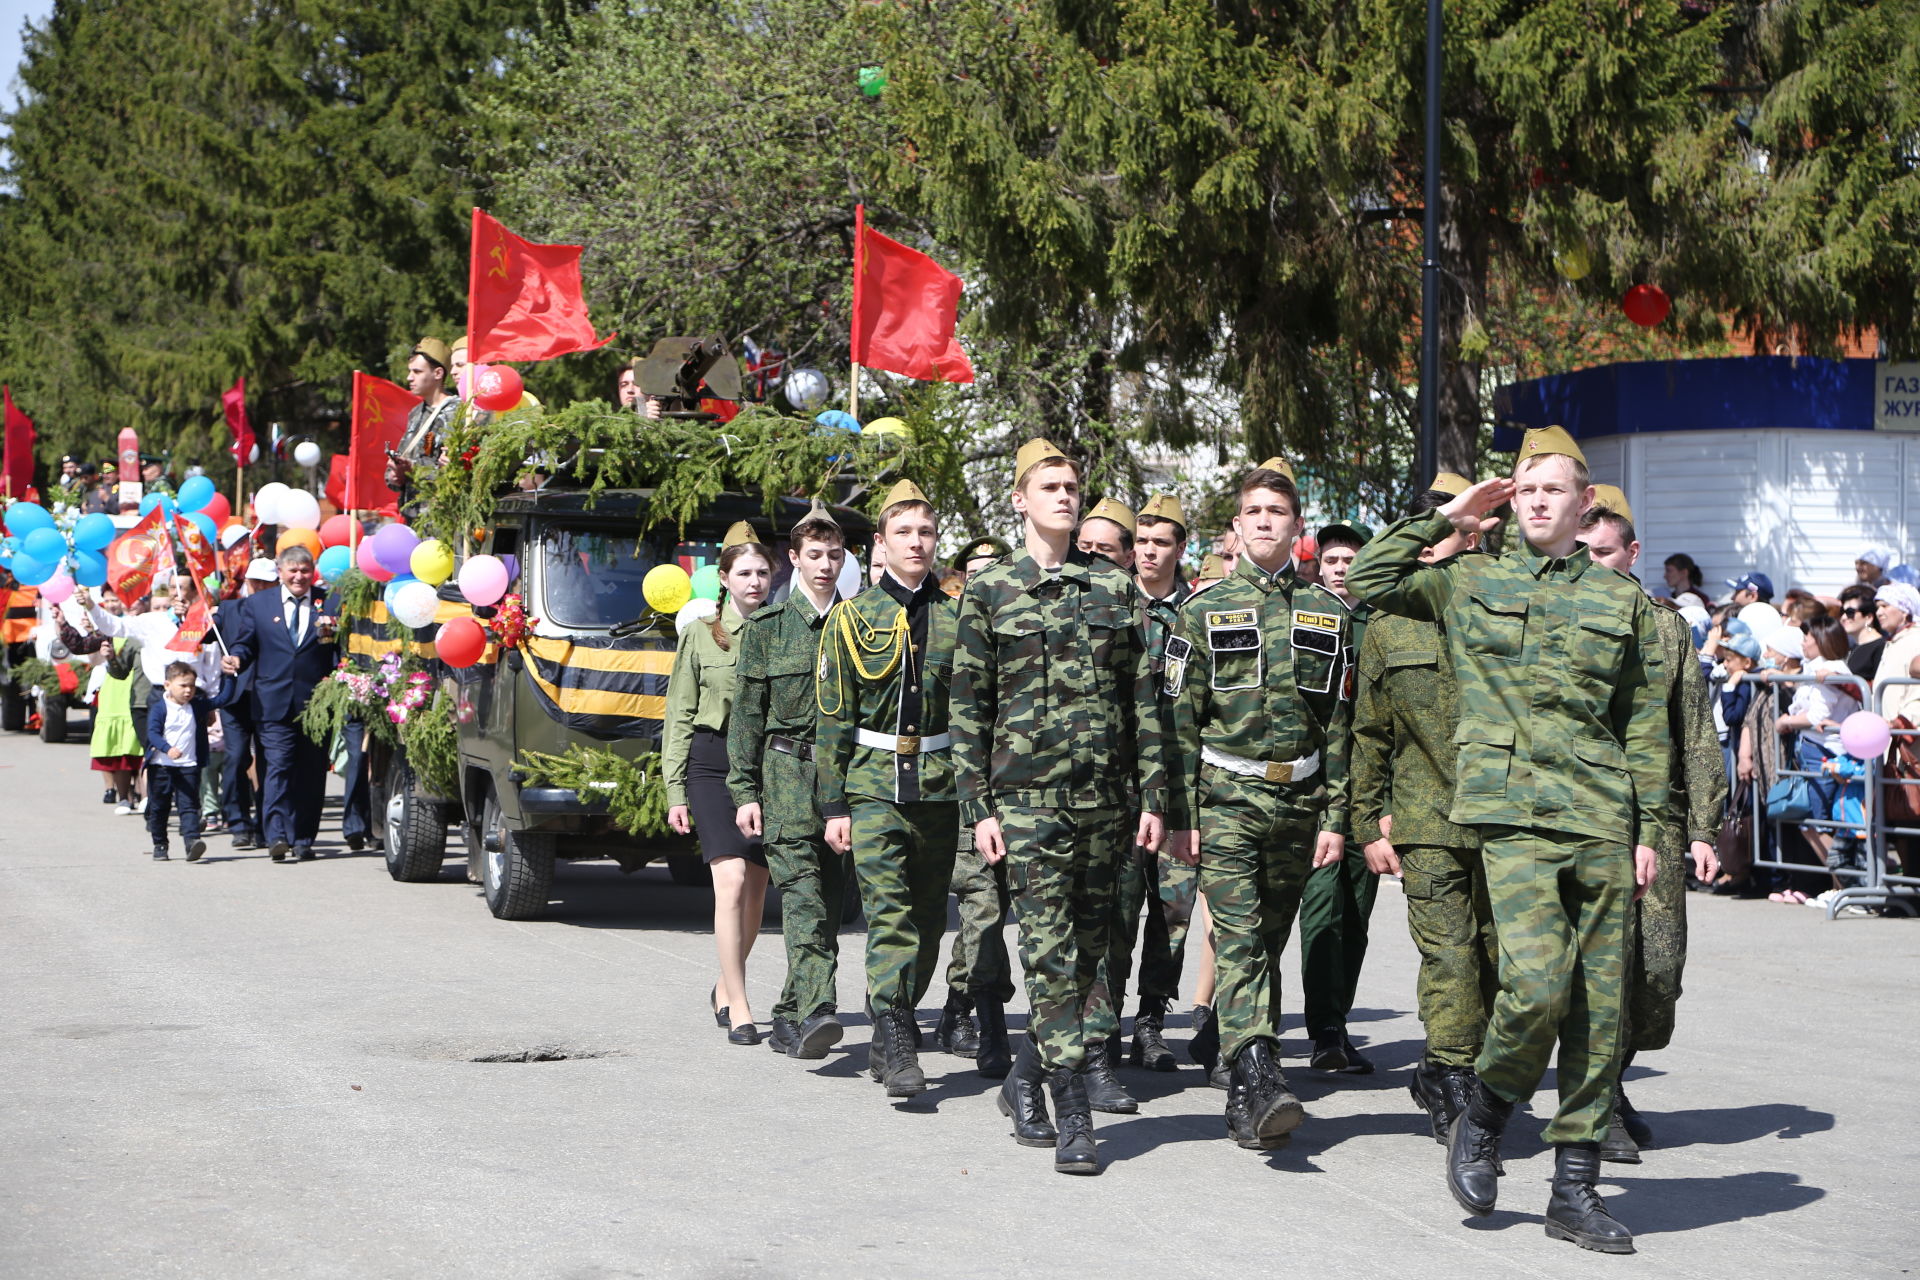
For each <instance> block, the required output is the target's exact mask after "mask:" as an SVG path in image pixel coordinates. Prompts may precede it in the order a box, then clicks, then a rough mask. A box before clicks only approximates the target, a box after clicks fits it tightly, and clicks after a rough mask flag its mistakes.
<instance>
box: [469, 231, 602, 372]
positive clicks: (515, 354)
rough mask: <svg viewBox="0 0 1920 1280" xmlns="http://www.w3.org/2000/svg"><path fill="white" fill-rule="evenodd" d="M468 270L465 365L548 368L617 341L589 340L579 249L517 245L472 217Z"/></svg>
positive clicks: (508, 233)
mask: <svg viewBox="0 0 1920 1280" xmlns="http://www.w3.org/2000/svg"><path fill="white" fill-rule="evenodd" d="M470 252H471V254H472V257H471V259H470V260H469V262H468V264H467V341H468V343H469V347H468V350H467V358H468V359H469V360H471V361H473V363H475V364H485V363H486V362H487V361H489V360H549V359H552V358H553V357H554V356H563V355H566V354H567V353H568V352H570V351H592V350H595V349H596V348H599V347H604V346H606V345H607V344H608V343H609V342H612V341H613V340H614V339H615V338H616V337H618V336H619V335H618V334H613V333H610V334H608V335H607V336H606V337H604V338H596V337H594V335H593V322H592V321H591V320H589V319H587V296H586V292H585V290H584V289H582V288H581V285H580V246H579V245H577V244H535V243H533V241H531V240H522V239H521V238H520V237H519V236H517V235H515V234H513V232H511V231H509V230H507V229H506V228H505V227H504V226H502V225H501V224H500V223H499V222H498V221H497V220H495V219H493V218H490V217H488V216H487V215H486V214H484V213H482V212H481V211H480V210H479V209H475V210H474V211H473V241H472V248H471V251H470Z"/></svg>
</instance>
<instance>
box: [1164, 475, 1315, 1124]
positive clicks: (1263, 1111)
mask: <svg viewBox="0 0 1920 1280" xmlns="http://www.w3.org/2000/svg"><path fill="white" fill-rule="evenodd" d="M1233 526H1234V529H1235V531H1236V532H1237V533H1238V534H1239V537H1240V540H1241V543H1242V550H1241V553H1240V557H1239V564H1238V565H1237V566H1236V567H1235V569H1234V570H1233V572H1232V574H1231V575H1230V576H1228V577H1227V578H1225V579H1223V580H1222V581H1220V582H1219V583H1217V584H1216V585H1214V586H1212V587H1209V588H1208V589H1206V590H1205V591H1202V592H1199V593H1197V594H1195V595H1193V596H1192V597H1190V598H1189V599H1188V600H1187V602H1186V604H1185V605H1184V606H1182V608H1181V611H1180V631H1179V634H1178V635H1176V636H1174V637H1172V638H1171V639H1169V640H1168V641H1167V650H1166V675H1165V686H1164V687H1165V688H1166V690H1167V691H1168V692H1169V693H1170V694H1173V695H1175V696H1176V697H1178V698H1179V705H1178V706H1177V707H1176V709H1175V722H1176V724H1177V725H1178V728H1179V735H1180V737H1179V754H1178V757H1177V758H1178V760H1179V771H1180V778H1179V782H1178V785H1176V786H1175V787H1174V788H1173V794H1174V796H1175V798H1176V799H1175V804H1176V807H1177V811H1176V813H1175V815H1174V817H1173V819H1172V821H1173V826H1174V828H1175V835H1174V838H1173V840H1174V843H1173V848H1174V850H1175V851H1176V853H1178V854H1179V855H1180V856H1181V857H1183V858H1185V859H1186V860H1188V861H1192V860H1194V859H1195V858H1196V857H1197V858H1198V859H1199V866H1200V892H1201V893H1202V894H1204V895H1205V896H1206V900H1207V910H1208V912H1209V914H1210V915H1211V916H1212V919H1213V931H1214V946H1215V948H1216V950H1217V955H1218V958H1217V960H1216V962H1215V968H1216V971H1217V973H1218V986H1217V990H1216V994H1215V1001H1214V1016H1215V1019H1216V1021H1217V1024H1218V1027H1219V1037H1220V1056H1221V1059H1222V1060H1223V1061H1225V1062H1226V1063H1227V1064H1229V1068H1230V1072H1231V1081H1230V1084H1229V1086H1228V1090H1227V1108H1226V1120H1227V1132H1228V1134H1229V1136H1231V1137H1232V1138H1233V1140H1234V1141H1235V1142H1237V1143H1239V1144H1240V1145H1241V1146H1243V1147H1248V1148H1251V1149H1255V1150H1264V1149H1268V1148H1271V1147H1274V1146H1276V1145H1278V1144H1279V1143H1281V1142H1283V1141H1285V1140H1286V1138H1287V1135H1289V1134H1290V1133H1291V1132H1292V1131H1293V1130H1294V1129H1295V1128H1296V1127H1297V1126H1298V1125H1299V1124H1300V1121H1301V1120H1302V1119H1304V1118H1305V1113H1304V1112H1303V1111H1302V1110H1301V1107H1300V1101H1299V1099H1298V1098H1296V1097H1294V1095H1293V1093H1292V1092H1291V1091H1290V1090H1289V1089H1288V1087H1287V1082H1286V1078H1285V1077H1284V1076H1283V1075H1282V1074H1281V1072H1280V1040H1279V1032H1280V955H1281V952H1282V951H1284V950H1285V948H1286V944H1287V934H1288V932H1289V931H1290V930H1291V929H1292V926H1293V918H1294V914H1295V912H1297V911H1298V909H1299V906H1300V894H1301V890H1302V888H1303V886H1304V885H1305V883H1306V879H1307V876H1308V874H1309V873H1310V872H1311V871H1312V870H1313V869H1314V868H1316V867H1324V866H1331V865H1332V864H1334V863H1336V862H1338V861H1339V860H1340V857H1341V854H1342V852H1343V850H1344V848H1345V838H1344V836H1343V834H1342V833H1343V832H1344V831H1345V830H1346V827H1347V746H1348V721H1349V719H1350V716H1351V713H1352V704H1351V703H1350V702H1349V701H1348V699H1347V696H1346V692H1345V677H1346V674H1347V673H1346V669H1345V657H1346V654H1347V652H1348V648H1349V644H1348V637H1349V635H1350V632H1349V627H1348V619H1347V611H1346V609H1345V607H1344V606H1342V605H1341V603H1340V601H1339V600H1338V599H1337V598H1335V597H1334V596H1332V595H1331V594H1329V593H1328V592H1327V591H1326V590H1324V589H1323V588H1321V587H1318V586H1312V585H1304V584H1302V583H1300V582H1299V580H1298V579H1297V578H1295V576H1294V572H1293V562H1292V560H1291V558H1290V550H1291V548H1292V546H1293V542H1294V539H1295V538H1296V537H1297V536H1298V535H1299V533H1300V497H1299V492H1298V490H1297V489H1296V488H1295V486H1294V479H1293V468H1292V467H1290V466H1289V465H1288V464H1287V463H1286V462H1284V461H1282V460H1281V459H1279V458H1269V459H1268V460H1267V461H1265V462H1263V463H1261V464H1260V465H1259V466H1257V467H1255V468H1254V469H1253V470H1252V471H1250V472H1248V473H1247V475H1246V477H1245V478H1244V479H1242V480H1241V482H1240V503H1239V514H1238V515H1236V516H1235V517H1234V521H1233ZM1209 1065H1210V1066H1211V1065H1212V1064H1209Z"/></svg>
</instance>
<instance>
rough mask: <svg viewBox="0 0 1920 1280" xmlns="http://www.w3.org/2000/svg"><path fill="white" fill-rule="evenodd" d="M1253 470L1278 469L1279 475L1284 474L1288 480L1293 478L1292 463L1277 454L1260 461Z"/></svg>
mask: <svg viewBox="0 0 1920 1280" xmlns="http://www.w3.org/2000/svg"><path fill="white" fill-rule="evenodd" d="M1254 470H1256V471H1278V472H1279V473H1280V474H1281V475H1283V476H1285V477H1286V478H1287V479H1289V480H1292V479H1293V478H1294V475H1293V464H1292V463H1291V462H1288V461H1287V460H1286V459H1285V458H1282V457H1279V456H1278V455H1276V456H1274V457H1271V458H1268V459H1267V460H1266V461H1265V462H1263V463H1261V464H1260V465H1259V466H1258V467H1255V468H1254Z"/></svg>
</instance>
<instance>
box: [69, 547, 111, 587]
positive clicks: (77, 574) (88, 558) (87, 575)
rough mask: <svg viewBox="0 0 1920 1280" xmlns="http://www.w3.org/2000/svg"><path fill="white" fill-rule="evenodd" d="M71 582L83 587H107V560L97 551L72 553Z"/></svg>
mask: <svg viewBox="0 0 1920 1280" xmlns="http://www.w3.org/2000/svg"><path fill="white" fill-rule="evenodd" d="M73 580H74V581H75V582H77V583H79V584H80V585H81V586H83V587H104V586H106V585H107V558H106V557H105V556H103V555H101V554H100V553H99V552H98V551H76V552H74V553H73Z"/></svg>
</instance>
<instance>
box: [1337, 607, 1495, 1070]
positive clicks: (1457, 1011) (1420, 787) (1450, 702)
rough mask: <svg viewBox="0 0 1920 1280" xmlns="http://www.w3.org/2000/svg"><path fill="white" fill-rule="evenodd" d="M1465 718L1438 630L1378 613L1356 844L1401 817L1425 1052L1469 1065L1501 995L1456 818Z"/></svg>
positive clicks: (1364, 707)
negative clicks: (1457, 754)
mask: <svg viewBox="0 0 1920 1280" xmlns="http://www.w3.org/2000/svg"><path fill="white" fill-rule="evenodd" d="M1459 722H1460V702H1459V696H1458V691H1457V689H1456V687H1455V685H1454V678H1453V663H1452V661H1451V659H1450V658H1449V657H1448V655H1447V652H1446V646H1445V641H1444V638H1443V637H1442V636H1441V634H1440V628H1439V627H1438V626H1437V625H1436V624H1434V623H1431V622H1418V621H1415V620H1414V619H1412V618H1397V617H1394V616H1393V615H1392V614H1377V615H1375V616H1374V618H1373V619H1372V621H1371V624H1370V625H1369V626H1368V627H1367V636H1366V639H1365V640H1364V641H1362V642H1361V645H1360V680H1359V687H1358V691H1357V692H1356V693H1355V695H1354V702H1353V762H1352V763H1353V827H1354V833H1355V835H1354V839H1355V840H1356V841H1358V842H1360V843H1362V844H1371V843H1372V842H1373V841H1375V840H1377V839H1379V838H1380V819H1381V818H1382V817H1385V816H1387V815H1389V814H1391V815H1392V817H1393V836H1392V842H1393V847H1394V851H1395V852H1396V853H1398V854H1399V855H1400V875H1401V884H1402V886H1403V889H1404V892H1405V894H1406V899H1407V930H1408V932H1410V933H1411V934H1412V935H1413V943H1414V946H1415V947H1417V948H1418V949H1419V951H1420V981H1419V1002H1420V1024H1421V1025H1422V1026H1423V1027H1425V1028H1426V1033H1427V1057H1429V1058H1431V1059H1432V1060H1433V1061H1435V1062H1437V1063H1439V1064H1441V1065H1443V1066H1448V1067H1471V1066H1472V1065H1473V1063H1474V1059H1475V1058H1477V1057H1479V1055H1480V1042H1481V1039H1482V1038H1483V1037H1484V1036H1485V1035H1486V1030H1487V1017H1488V1015H1489V1014H1490V1013H1491V1012H1492V1009H1493V998H1494V993H1495V992H1497V991H1498V990H1499V989H1500V983H1499V977H1498V969H1497V965H1498V963H1499V954H1498V952H1497V950H1496V948H1495V946H1494V937H1493V916H1492V913H1491V911H1490V910H1489V908H1488V906H1487V877H1486V872H1485V870H1484V869H1483V868H1482V867H1481V865H1480V835H1479V833H1478V832H1477V831H1475V830H1474V829H1473V828H1472V827H1465V826H1460V825H1458V824H1457V823H1453V822H1449V821H1447V814H1448V813H1449V812H1451V811H1452V809H1453V771H1454V745H1453V731H1454V729H1455V727H1456V726H1457V725H1458V724H1459Z"/></svg>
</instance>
